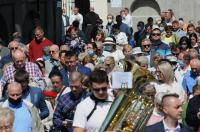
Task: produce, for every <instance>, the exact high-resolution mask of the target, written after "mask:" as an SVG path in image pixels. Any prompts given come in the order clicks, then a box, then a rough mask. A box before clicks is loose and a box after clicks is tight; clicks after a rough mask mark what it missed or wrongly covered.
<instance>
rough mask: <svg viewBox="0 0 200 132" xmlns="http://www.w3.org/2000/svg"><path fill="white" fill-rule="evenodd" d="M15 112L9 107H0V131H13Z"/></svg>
mask: <svg viewBox="0 0 200 132" xmlns="http://www.w3.org/2000/svg"><path fill="white" fill-rule="evenodd" d="M14 116H15V115H14V112H13V111H12V110H11V109H9V108H2V107H1V108H0V117H1V118H0V131H1V132H12V131H13V130H12V127H13V123H14Z"/></svg>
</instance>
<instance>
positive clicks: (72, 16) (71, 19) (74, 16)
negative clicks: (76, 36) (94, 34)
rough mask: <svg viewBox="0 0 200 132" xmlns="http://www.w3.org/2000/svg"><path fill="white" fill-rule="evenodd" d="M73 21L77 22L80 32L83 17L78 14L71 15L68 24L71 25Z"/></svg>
mask: <svg viewBox="0 0 200 132" xmlns="http://www.w3.org/2000/svg"><path fill="white" fill-rule="evenodd" d="M74 20H78V21H79V29H80V30H82V24H83V16H82V15H81V14H80V13H77V14H76V15H75V14H72V15H71V16H70V18H69V24H70V25H72V23H73V21H74Z"/></svg>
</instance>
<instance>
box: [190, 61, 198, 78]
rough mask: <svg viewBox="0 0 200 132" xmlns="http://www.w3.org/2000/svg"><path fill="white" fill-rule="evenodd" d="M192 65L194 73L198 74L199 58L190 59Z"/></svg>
mask: <svg viewBox="0 0 200 132" xmlns="http://www.w3.org/2000/svg"><path fill="white" fill-rule="evenodd" d="M190 67H191V72H192V75H194V76H198V75H199V73H200V60H199V59H192V60H191V61H190Z"/></svg>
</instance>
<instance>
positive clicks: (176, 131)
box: [163, 120, 181, 132]
mask: <svg viewBox="0 0 200 132" xmlns="http://www.w3.org/2000/svg"><path fill="white" fill-rule="evenodd" d="M163 125H164V130H165V132H180V130H181V127H180V124H179V123H178V125H177V126H176V128H169V127H167V125H166V123H165V121H164V120H163Z"/></svg>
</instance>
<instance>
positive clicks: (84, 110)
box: [73, 70, 113, 132]
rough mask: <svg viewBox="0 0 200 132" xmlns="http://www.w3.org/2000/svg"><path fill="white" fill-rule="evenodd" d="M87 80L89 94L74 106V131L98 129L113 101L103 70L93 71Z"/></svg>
mask: <svg viewBox="0 0 200 132" xmlns="http://www.w3.org/2000/svg"><path fill="white" fill-rule="evenodd" d="M89 80H90V86H91V95H90V97H87V98H86V99H85V100H83V101H82V102H80V103H79V104H78V106H77V108H76V111H75V115H74V121H73V127H74V129H73V131H74V132H85V131H87V132H96V131H98V130H99V129H100V127H101V125H102V123H103V121H104V119H105V118H106V115H107V113H108V111H109V109H110V106H111V104H112V101H113V98H112V97H110V96H109V95H108V92H107V90H108V87H109V81H108V76H107V73H106V72H105V71H102V70H95V71H93V72H92V74H91V75H90V77H89Z"/></svg>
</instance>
